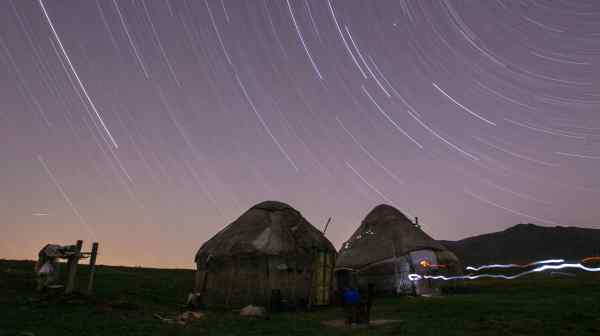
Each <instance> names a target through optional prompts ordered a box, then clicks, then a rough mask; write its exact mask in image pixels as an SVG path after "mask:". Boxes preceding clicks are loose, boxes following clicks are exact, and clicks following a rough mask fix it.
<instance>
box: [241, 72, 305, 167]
mask: <svg viewBox="0 0 600 336" xmlns="http://www.w3.org/2000/svg"><path fill="white" fill-rule="evenodd" d="M235 79H236V80H237V82H238V85H239V86H240V88H241V89H242V92H243V93H244V97H246V101H248V104H250V107H251V108H252V111H253V112H254V114H256V117H257V118H258V120H259V121H260V124H261V125H262V126H263V128H264V129H265V131H267V134H269V136H270V137H271V139H272V140H273V142H274V143H275V145H277V148H279V150H280V151H281V153H282V154H283V155H284V156H285V158H286V159H287V160H288V162H289V163H290V164H291V165H292V167H294V169H295V170H296V171H298V166H297V165H296V163H295V162H294V160H292V158H291V157H290V156H289V155H288V153H287V152H286V151H285V149H284V148H283V146H282V145H281V143H279V140H277V138H276V137H275V135H273V132H271V129H270V128H269V126H268V125H267V123H266V122H265V120H264V119H263V117H262V116H261V115H260V113H259V112H258V110H257V109H256V107H255V106H254V102H253V101H252V99H251V98H250V95H249V94H248V91H246V87H245V86H244V84H243V83H242V81H241V80H240V77H238V75H237V74H236V75H235Z"/></svg>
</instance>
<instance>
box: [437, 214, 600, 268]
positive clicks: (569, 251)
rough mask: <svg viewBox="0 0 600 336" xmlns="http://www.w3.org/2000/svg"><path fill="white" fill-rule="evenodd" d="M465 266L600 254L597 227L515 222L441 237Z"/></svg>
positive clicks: (577, 258) (572, 258)
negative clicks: (457, 236) (494, 229)
mask: <svg viewBox="0 0 600 336" xmlns="http://www.w3.org/2000/svg"><path fill="white" fill-rule="evenodd" d="M439 242H440V243H442V244H443V245H444V246H446V247H447V248H448V249H449V250H451V251H452V252H454V253H455V254H456V255H457V256H458V258H459V259H460V260H461V262H462V263H463V265H464V266H467V265H482V264H491V263H526V262H532V261H537V260H543V259H554V258H559V259H565V260H567V261H578V260H581V259H582V258H585V257H589V256H598V255H600V230H599V229H584V228H578V227H564V226H556V227H547V226H539V225H535V224H518V225H515V226H513V227H510V228H508V229H506V230H504V231H499V232H494V233H488V234H483V235H478V236H473V237H469V238H465V239H462V240H458V241H448V240H440V241H439Z"/></svg>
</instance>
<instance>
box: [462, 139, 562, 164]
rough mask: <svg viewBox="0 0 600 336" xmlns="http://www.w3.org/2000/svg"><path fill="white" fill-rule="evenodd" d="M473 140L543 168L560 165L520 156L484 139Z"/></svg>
mask: <svg viewBox="0 0 600 336" xmlns="http://www.w3.org/2000/svg"><path fill="white" fill-rule="evenodd" d="M473 138H474V139H476V140H477V141H479V142H482V143H484V144H486V145H488V146H490V147H492V148H494V149H497V150H499V151H501V152H504V153H506V154H509V155H512V156H514V157H517V158H519V159H523V160H526V161H529V162H533V163H537V164H540V165H543V166H548V167H558V165H557V164H555V163H550V162H546V161H540V160H537V159H534V158H531V157H529V156H526V155H523V154H518V153H515V152H512V151H509V150H508V149H504V148H502V147H500V146H497V145H494V144H493V143H490V142H489V141H486V140H484V139H482V138H480V137H478V136H473Z"/></svg>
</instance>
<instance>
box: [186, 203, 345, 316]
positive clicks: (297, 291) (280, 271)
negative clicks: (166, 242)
mask: <svg viewBox="0 0 600 336" xmlns="http://www.w3.org/2000/svg"><path fill="white" fill-rule="evenodd" d="M335 256H336V250H335V248H334V246H333V245H332V244H331V242H330V241H329V240H328V239H327V238H325V236H324V235H323V233H322V232H321V231H319V230H318V229H316V228H315V227H314V226H312V225H311V224H310V223H309V222H308V221H307V220H306V219H305V218H304V217H302V215H301V214H300V212H298V210H296V209H294V208H292V207H291V206H289V205H287V204H285V203H281V202H276V201H265V202H262V203H260V204H257V205H255V206H253V207H251V208H250V209H249V210H248V211H246V212H245V213H244V214H242V215H241V216H240V217H239V218H238V219H236V220H235V221H234V222H232V223H231V224H229V225H228V226H226V227H225V228H224V229H223V230H221V231H220V232H219V233H217V234H216V235H215V236H214V237H212V238H211V239H209V240H208V241H206V242H205V243H204V244H203V245H202V246H201V247H200V249H199V250H198V252H197V253H196V258H195V261H196V265H197V269H198V271H197V274H196V289H195V290H196V293H199V294H200V297H201V300H202V302H203V303H204V304H206V305H212V306H216V305H221V306H245V305H248V304H254V305H261V306H268V305H270V304H271V305H272V304H273V302H275V303H276V304H281V305H285V304H288V305H294V306H299V305H309V306H310V305H326V304H328V303H329V301H330V299H331V297H330V295H331V291H332V281H333V279H332V278H333V268H334V265H335Z"/></svg>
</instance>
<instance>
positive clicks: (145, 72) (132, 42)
mask: <svg viewBox="0 0 600 336" xmlns="http://www.w3.org/2000/svg"><path fill="white" fill-rule="evenodd" d="M40 1H41V0H40ZM113 4H114V5H115V8H116V9H117V14H118V15H119V20H120V21H121V25H122V26H123V30H124V31H125V35H127V40H128V41H129V45H130V46H131V49H132V50H133V53H134V54H135V58H136V59H137V61H138V64H139V65H140V67H141V68H142V72H143V73H144V76H145V77H146V79H149V78H150V75H149V74H148V70H147V69H146V65H144V61H143V60H142V56H141V55H140V53H139V52H138V49H137V46H136V45H135V42H134V41H133V37H132V36H131V33H130V32H129V28H127V23H126V22H125V18H124V17H123V14H122V13H121V9H120V8H119V5H118V4H117V1H116V0H113Z"/></svg>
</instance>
